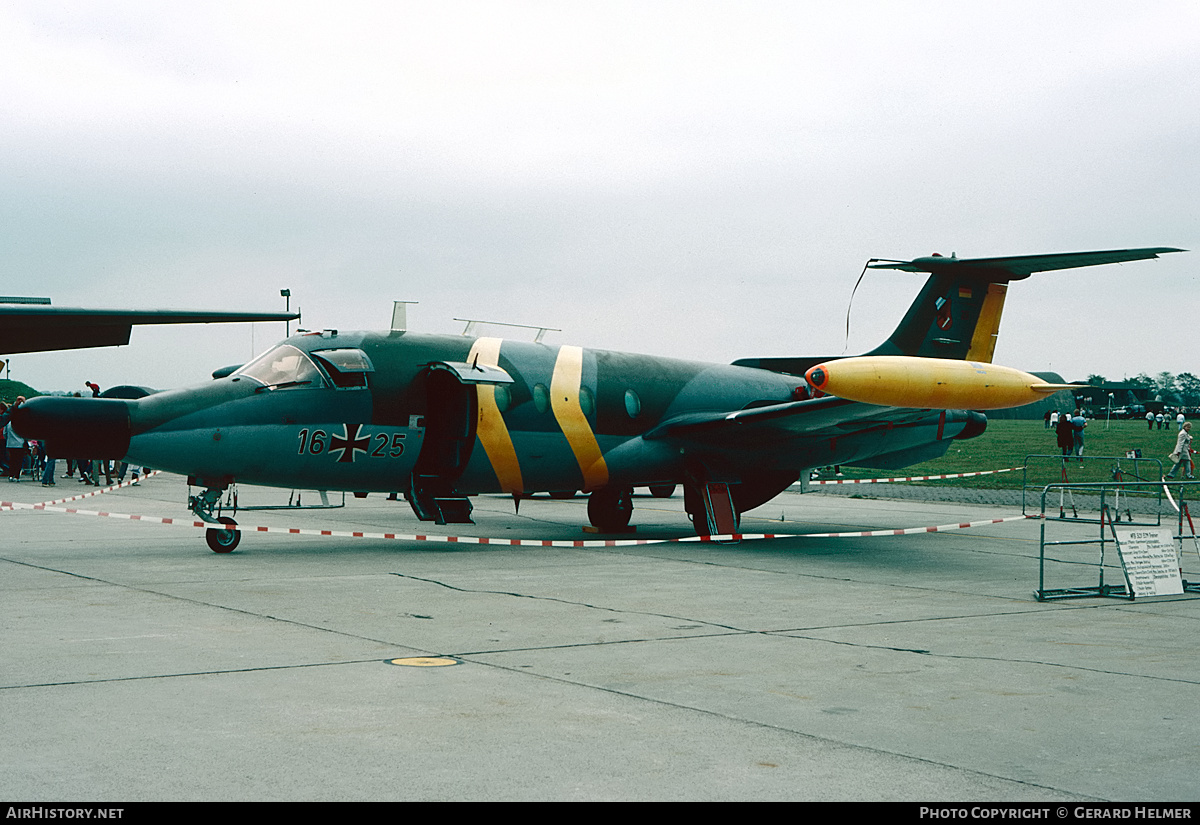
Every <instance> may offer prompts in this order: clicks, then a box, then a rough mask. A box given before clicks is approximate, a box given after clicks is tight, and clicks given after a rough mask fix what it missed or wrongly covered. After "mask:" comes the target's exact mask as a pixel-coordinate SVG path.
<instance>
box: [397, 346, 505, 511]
mask: <svg viewBox="0 0 1200 825" xmlns="http://www.w3.org/2000/svg"><path fill="white" fill-rule="evenodd" d="M424 381H425V396H426V407H425V438H424V441H423V442H422V444H421V452H420V453H419V454H418V455H417V462H416V464H415V465H414V467H413V474H412V483H411V484H410V486H409V494H408V501H409V504H411V505H412V508H413V512H414V513H416V515H417V518H419V519H421V520H422V521H436V522H437V523H438V524H451V523H468V524H469V523H471V502H470V501H468V500H467V498H466V497H464V496H460V495H455V491H454V485H455V482H457V481H458V478H459V476H461V475H462V473H463V470H465V469H466V467H467V462H468V461H470V459H471V450H472V449H473V448H474V446H475V436H476V427H477V425H478V421H479V396H478V393H477V392H476V389H475V388H476V386H478V385H479V384H492V385H495V384H511V383H513V380H512V377H511V376H510V375H509V374H508V373H507V372H505V371H504V370H502V369H500V368H499V367H490V366H479V365H476V364H467V363H460V362H453V361H437V362H434V363H432V364H430V365H429V366H428V368H427V369H426V371H425V373H424Z"/></svg>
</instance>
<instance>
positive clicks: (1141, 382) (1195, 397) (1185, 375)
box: [1086, 372, 1200, 407]
mask: <svg viewBox="0 0 1200 825" xmlns="http://www.w3.org/2000/svg"><path fill="white" fill-rule="evenodd" d="M1086 383H1087V384H1090V385H1091V386H1093V387H1099V386H1103V385H1104V384H1107V383H1109V381H1108V380H1107V379H1106V378H1105V377H1104V376H1103V375H1089V376H1088V377H1087V379H1086ZM1121 383H1123V384H1130V385H1132V386H1135V387H1141V388H1143V389H1148V390H1153V391H1154V394H1155V396H1156V397H1158V398H1160V399H1162V400H1163V401H1164V402H1166V403H1168V404H1174V405H1176V406H1186V407H1197V406H1200V378H1197V377H1196V376H1195V375H1193V374H1192V373H1190V372H1181V373H1179V374H1178V375H1173V374H1172V373H1169V372H1160V373H1158V374H1157V375H1155V376H1153V377H1151V376H1149V375H1147V374H1146V373H1144V372H1141V373H1138V374H1137V375H1135V376H1134V377H1133V378H1123V379H1121Z"/></svg>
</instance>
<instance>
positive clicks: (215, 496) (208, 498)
mask: <svg viewBox="0 0 1200 825" xmlns="http://www.w3.org/2000/svg"><path fill="white" fill-rule="evenodd" d="M225 490H226V488H225V487H209V488H208V489H207V490H205V491H204V492H203V493H201V494H200V495H198V496H188V508H189V509H190V510H191V511H192V513H193V514H195V516H196V518H198V519H200V520H201V521H203V522H207V523H208V524H220V525H222V526H221V527H219V528H213V529H211V530H205V531H204V540H205V541H206V542H208V547H209V549H210V550H212V551H213V552H214V553H232V552H233V548H235V547H237V546H238V542H240V541H241V540H242V531H241V530H236V529H232V528H236V527H237V522H236V521H234V520H233V519H231V518H229V517H228V516H214V515H213V510H215V509H216V508H217V506H218V505H219V504H220V503H221V494H222V493H224V492H225Z"/></svg>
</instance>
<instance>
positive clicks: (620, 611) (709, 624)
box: [391, 573, 759, 638]
mask: <svg viewBox="0 0 1200 825" xmlns="http://www.w3.org/2000/svg"><path fill="white" fill-rule="evenodd" d="M391 575H393V576H396V577H397V578H401V579H408V580H410V581H418V582H423V583H425V584H432V585H436V586H437V587H444V588H445V589H447V590H453V591H455V592H458V593H474V594H484V595H493V596H509V597H511V598H514V599H533V600H535V601H544V602H554V603H556V604H567V605H572V606H574V607H583V608H587V609H588V610H600V611H603V612H605V613H615V614H617V615H627V616H653V617H655V618H658V619H671V620H672V621H677V622H694V623H696V624H698V625H702V626H704V627H716V628H720V629H721V630H727V631H731V632H734V633H757V632H759V631H756V630H747V629H746V628H742V627H734V626H733V625H726V624H721V623H719V622H710V621H706V620H704V619H696V618H693V617H691V616H676V615H673V614H671V613H655V612H651V611H648V610H627V609H619V608H615V607H605V606H603V605H599V604H592V603H590V602H581V601H577V600H574V599H563V598H559V597H558V596H538V595H533V594H531V593H518V592H516V591H513V590H491V589H485V588H472V587H460V586H458V585H453V584H447V583H446V582H443V581H438V580H437V579H428V578H423V577H421V576H411V575H408V574H407V573H392V574H391ZM671 638H675V637H671Z"/></svg>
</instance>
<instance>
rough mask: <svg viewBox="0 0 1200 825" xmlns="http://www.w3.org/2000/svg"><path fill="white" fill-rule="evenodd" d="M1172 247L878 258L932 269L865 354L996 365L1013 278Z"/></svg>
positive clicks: (894, 265) (886, 264)
mask: <svg viewBox="0 0 1200 825" xmlns="http://www.w3.org/2000/svg"><path fill="white" fill-rule="evenodd" d="M1182 251H1183V250H1182V249H1174V248H1171V247H1153V248H1146V249H1112V250H1106V251H1099V252H1065V253H1057V254H1052V255H1018V256H1014V257H1008V258H957V257H955V256H953V255H951V256H950V257H948V258H947V257H943V256H941V255H931V256H929V257H928V258H916V259H914V260H911V261H876V262H873V263H871V264H868V268H869V269H899V270H903V271H905V272H928V273H929V280H927V281H926V282H925V286H924V287H922V288H921V292H920V293H919V294H918V295H917V298H916V300H915V301H913V303H912V306H910V307H909V309H908V312H907V313H906V314H905V316H904V320H902V321H901V322H900V325H899V326H898V327H896V331H895V332H893V333H892V334H891V337H889V338H888V339H887V341H885V342H884V343H883V344H881V345H880V346H878V347H876V348H875V349H874V350H872V351H871V352H868V353H866V355H915V356H920V357H923V358H954V359H958V360H966V361H977V362H981V363H991V361H992V356H993V354H994V353H995V351H996V337H997V335H998V334H999V331H1000V316H1001V315H1002V313H1003V311H1004V297H1005V293H1006V292H1007V290H1008V282H1009V281H1019V280H1021V279H1023V278H1028V277H1029V276H1030V275H1032V274H1033V273H1034V272H1047V271H1050V270H1054V269H1074V268H1076V267H1081V266H1098V265H1100V264H1113V263H1121V262H1123V261H1141V260H1146V259H1148V258H1157V257H1158V256H1159V255H1160V254H1163V253H1166V252H1182Z"/></svg>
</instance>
